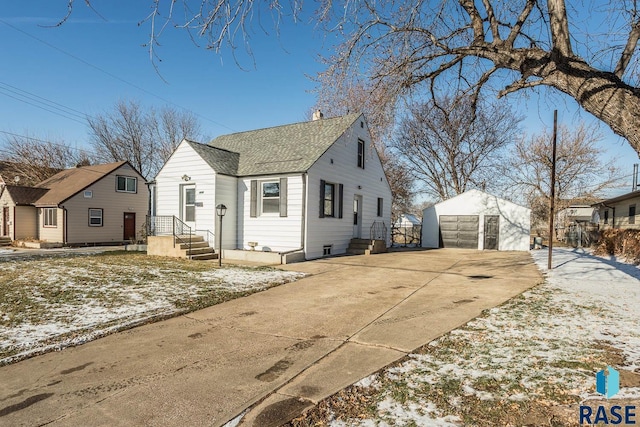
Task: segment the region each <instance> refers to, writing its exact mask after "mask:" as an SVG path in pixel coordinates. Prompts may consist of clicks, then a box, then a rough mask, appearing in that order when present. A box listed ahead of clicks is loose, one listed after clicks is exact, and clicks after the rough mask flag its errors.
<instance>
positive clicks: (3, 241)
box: [0, 236, 11, 246]
mask: <svg viewBox="0 0 640 427" xmlns="http://www.w3.org/2000/svg"><path fill="white" fill-rule="evenodd" d="M0 246H11V237H9V236H0Z"/></svg>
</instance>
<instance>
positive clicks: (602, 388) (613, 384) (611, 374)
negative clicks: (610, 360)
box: [596, 366, 620, 399]
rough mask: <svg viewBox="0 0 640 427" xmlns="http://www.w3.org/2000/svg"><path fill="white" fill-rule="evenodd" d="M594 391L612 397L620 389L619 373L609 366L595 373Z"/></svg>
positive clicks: (608, 397)
mask: <svg viewBox="0 0 640 427" xmlns="http://www.w3.org/2000/svg"><path fill="white" fill-rule="evenodd" d="M596 391H597V392H598V393H600V394H602V395H604V396H606V398H607V399H610V398H612V397H613V396H615V395H616V394H618V392H619V391H620V374H619V373H618V371H616V370H615V369H613V368H612V367H611V366H607V367H606V368H604V369H603V370H601V371H599V372H598V373H596Z"/></svg>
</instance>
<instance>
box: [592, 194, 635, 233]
mask: <svg viewBox="0 0 640 427" xmlns="http://www.w3.org/2000/svg"><path fill="white" fill-rule="evenodd" d="M592 206H593V208H595V209H596V211H597V215H595V214H594V220H593V222H595V223H597V224H598V226H599V229H601V230H604V229H608V228H622V229H627V228H629V229H638V228H640V218H638V215H637V212H638V208H640V190H637V191H632V192H630V193H626V194H622V195H620V196H617V197H612V198H610V199H607V200H603V201H601V202H598V203H594V204H593V205H592Z"/></svg>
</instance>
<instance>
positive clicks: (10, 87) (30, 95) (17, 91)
mask: <svg viewBox="0 0 640 427" xmlns="http://www.w3.org/2000/svg"><path fill="white" fill-rule="evenodd" d="M3 86H4V87H3ZM2 90H4V91H8V92H11V93H13V94H15V95H17V96H21V97H24V98H27V99H29V100H33V101H34V102H38V103H41V104H44V105H46V106H47V107H51V108H55V109H59V110H61V111H62V112H64V113H65V114H70V115H72V116H77V117H79V118H81V119H85V118H86V117H88V114H86V113H84V112H82V111H78V110H76V109H74V108H71V107H68V106H66V105H64V104H60V103H59V102H56V101H52V100H50V99H48V98H45V97H43V96H40V95H37V94H35V93H33V92H29V91H26V90H24V89H20V88H19V87H16V86H13V85H10V84H9V83H5V82H2V81H0V91H2Z"/></svg>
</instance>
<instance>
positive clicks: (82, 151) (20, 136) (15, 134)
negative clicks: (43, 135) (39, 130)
mask: <svg viewBox="0 0 640 427" xmlns="http://www.w3.org/2000/svg"><path fill="white" fill-rule="evenodd" d="M0 133H3V134H5V135H9V136H14V137H16V138H24V139H28V140H31V141H37V142H42V143H44V144H51V145H55V146H58V147H63V148H68V149H71V150H76V151H79V152H81V153H88V154H89V153H90V154H94V155H97V153H96V152H94V151H91V150H87V149H84V148H77V147H72V146H71V145H66V144H62V143H59V142H53V141H47V140H44V139H39V138H33V137H31V136H27V135H20V134H17V133H13V132H8V131H6V130H0ZM5 152H7V151H6V150H5Z"/></svg>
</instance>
